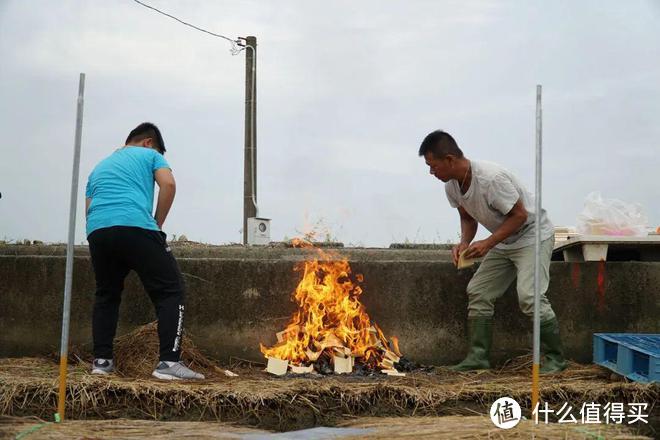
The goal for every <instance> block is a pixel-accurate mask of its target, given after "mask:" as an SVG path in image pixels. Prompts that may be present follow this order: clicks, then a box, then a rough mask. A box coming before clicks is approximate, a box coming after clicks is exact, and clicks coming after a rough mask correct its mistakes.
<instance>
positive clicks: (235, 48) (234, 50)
mask: <svg viewBox="0 0 660 440" xmlns="http://www.w3.org/2000/svg"><path fill="white" fill-rule="evenodd" d="M133 1H134V2H135V3H137V4H139V5H142V6H144V7H145V8H149V9H151V10H153V11H156V12H158V13H159V14H162V15H164V16H166V17H169V18H171V19H172V20H176V21H178V22H179V23H181V24H183V25H186V26H188V27H191V28H193V29H195V30H198V31H200V32H204V33H206V34H209V35H212V36H214V37H218V38H223V39H225V40H227V41H229V43H230V44H231V54H232V55H237V54H239V53H240V52H241V51H242V50H244V49H245V47H244V46H242V45H241V41H240V40H239V39H236V40H232V39H231V38H229V37H225V36H224V35H220V34H216V33H215V32H211V31H208V30H206V29H202V28H201V27H199V26H195V25H194V24H191V23H188V22H186V21H183V20H181V19H180V18H177V17H175V16H174V15H171V14H168V13H167V12H163V11H161V10H160V9H157V8H154V7H153V6H150V5H148V4H146V3H143V2H141V1H140V0H133Z"/></svg>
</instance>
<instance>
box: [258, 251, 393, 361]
mask: <svg viewBox="0 0 660 440" xmlns="http://www.w3.org/2000/svg"><path fill="white" fill-rule="evenodd" d="M292 243H293V245H294V247H304V248H314V247H313V245H312V244H311V243H309V242H306V241H303V240H300V239H294V240H293V241H292ZM314 249H315V250H316V251H317V253H318V257H316V258H313V259H312V260H307V261H303V262H301V263H299V264H297V265H296V268H295V270H296V271H300V272H302V279H301V280H300V282H299V283H298V286H297V287H296V290H295V293H294V295H293V300H294V301H295V302H296V303H297V304H298V310H297V311H296V312H294V314H293V316H292V317H291V320H290V322H289V324H288V325H287V326H286V328H285V329H284V330H283V331H281V332H279V333H278V334H277V336H278V341H279V342H278V343H277V344H275V345H274V346H273V347H270V348H268V347H265V346H264V345H263V344H260V346H261V352H262V353H263V354H264V355H265V356H266V357H274V358H278V359H282V360H289V361H290V362H291V363H292V364H295V365H300V364H309V363H310V362H315V361H316V360H317V359H318V358H319V356H321V354H322V353H323V352H325V353H327V354H329V355H331V356H332V355H333V354H337V353H339V354H343V355H349V354H351V355H352V356H353V357H355V358H356V362H360V363H362V364H365V365H367V366H369V367H371V368H374V367H378V366H380V367H382V368H387V366H385V365H381V362H382V361H383V360H384V356H385V354H386V353H387V352H388V351H389V344H388V341H387V338H385V335H384V334H383V332H382V331H381V330H380V328H379V327H378V326H377V325H375V324H372V323H371V320H370V319H369V315H367V313H366V310H365V307H364V305H362V303H361V302H360V300H359V297H360V295H361V294H362V288H361V287H360V286H359V285H358V283H361V282H362V281H363V276H362V275H361V274H355V275H353V274H352V271H351V267H350V265H349V264H348V261H347V260H346V259H345V258H341V257H340V256H339V255H337V254H335V253H330V252H324V251H322V250H320V249H317V248H314ZM393 346H394V347H393V348H394V351H395V352H396V355H397V356H400V353H399V349H398V341H396V340H394V341H393ZM390 353H391V352H390ZM386 362H388V360H386ZM389 368H391V360H390V361H389Z"/></svg>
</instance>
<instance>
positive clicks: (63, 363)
mask: <svg viewBox="0 0 660 440" xmlns="http://www.w3.org/2000/svg"><path fill="white" fill-rule="evenodd" d="M67 361H68V359H67V357H66V356H64V357H62V358H60V394H59V396H58V400H57V413H58V414H59V416H60V420H64V408H65V406H66V372H67Z"/></svg>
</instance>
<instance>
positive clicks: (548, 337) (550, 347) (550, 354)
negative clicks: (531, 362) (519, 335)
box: [540, 318, 568, 374]
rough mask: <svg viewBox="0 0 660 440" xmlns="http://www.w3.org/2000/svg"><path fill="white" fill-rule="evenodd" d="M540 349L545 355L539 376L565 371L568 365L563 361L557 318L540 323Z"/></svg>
mask: <svg viewBox="0 0 660 440" xmlns="http://www.w3.org/2000/svg"><path fill="white" fill-rule="evenodd" d="M541 348H542V349H543V354H544V355H545V361H544V362H543V365H541V370H540V372H541V374H551V373H559V372H560V371H564V370H565V369H566V367H567V366H568V364H567V363H566V359H564V349H563V348H562V344H561V338H560V337H559V322H558V321H557V318H552V319H550V320H549V321H545V322H542V323H541Z"/></svg>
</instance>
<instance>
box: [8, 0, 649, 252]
mask: <svg viewBox="0 0 660 440" xmlns="http://www.w3.org/2000/svg"><path fill="white" fill-rule="evenodd" d="M152 3H153V4H154V5H155V6H157V7H160V8H162V9H164V10H166V11H168V12H171V13H173V14H175V15H178V16H180V17H182V18H184V19H186V20H189V21H191V22H194V23H196V24H198V25H200V26H202V27H206V28H208V29H211V30H214V31H218V32H222V33H224V34H226V35H228V36H230V37H235V36H238V35H242V36H245V35H248V34H254V35H257V37H258V38H259V65H258V69H259V71H258V84H259V85H258V95H259V105H258V114H259V125H258V129H259V132H258V142H259V205H260V214H261V215H264V216H266V217H271V218H273V238H274V239H281V238H282V237H284V236H285V235H286V236H289V237H291V236H293V235H295V234H296V231H297V230H298V231H299V230H301V229H303V228H304V227H305V223H312V224H313V223H315V222H317V220H318V219H323V221H324V222H325V223H326V224H327V225H329V227H330V228H331V229H332V232H333V235H334V236H335V237H336V238H338V239H340V240H343V241H345V242H347V243H355V244H363V245H387V244H388V243H390V242H392V241H403V240H405V239H409V240H416V241H433V240H434V241H445V240H448V239H455V238H456V234H457V232H458V229H459V225H458V220H457V215H456V213H455V212H453V210H452V209H450V207H449V205H448V203H447V202H446V200H445V197H444V191H443V188H442V186H441V185H440V183H439V182H438V181H436V180H434V179H432V178H431V177H430V176H428V174H427V170H426V167H425V166H424V163H423V160H421V159H420V158H418V157H417V154H416V152H417V151H416V150H417V146H418V145H419V142H420V141H421V139H422V138H423V136H424V135H425V134H426V133H427V132H428V131H430V130H433V129H435V128H444V129H446V130H449V131H450V132H452V133H453V134H454V135H455V137H456V138H457V139H458V140H459V142H460V144H461V145H462V146H463V148H464V150H465V151H466V154H467V155H468V156H469V157H470V158H473V159H483V160H492V161H496V162H499V163H502V164H504V165H505V166H507V167H508V168H510V169H511V170H513V171H514V172H516V173H518V174H519V175H520V176H521V178H522V179H523V181H525V182H526V183H527V184H529V185H530V186H531V185H532V184H533V181H534V167H533V165H534V157H533V148H534V90H535V85H536V84H537V83H542V84H543V85H544V146H545V157H544V160H545V162H544V163H545V169H544V190H545V191H544V205H545V206H546V208H547V209H548V211H549V212H550V215H551V218H552V219H553V221H554V222H555V223H556V224H574V223H575V217H576V215H577V214H578V212H579V211H580V209H581V205H582V202H583V200H584V197H585V196H586V194H587V193H588V192H590V191H592V190H600V191H602V192H603V194H604V195H605V196H607V197H618V198H622V199H624V200H629V201H635V202H639V203H641V204H642V205H644V206H645V207H646V209H647V211H648V214H649V217H650V218H651V219H652V221H654V222H655V223H660V220H658V219H659V218H660V207H659V205H658V204H657V203H656V200H658V197H659V196H660V190H659V189H658V188H660V186H659V185H657V183H656V174H657V169H659V167H660V155H658V152H659V150H660V145H659V142H658V139H660V126H658V124H656V123H654V122H655V121H654V119H655V116H656V115H658V114H660V82H658V78H659V76H660V62H659V61H658V60H659V59H660V57H659V56H658V55H660V29H658V27H657V20H658V18H660V10H658V8H657V4H654V2H645V1H634V2H626V3H625V5H623V4H621V3H620V2H616V1H598V2H569V1H560V2H551V3H550V2H544V3H538V2H524V1H505V2H500V1H498V2H494V1H492V2H491V1H478V2H459V1H442V2H435V1H414V2H403V1H397V2H379V1H365V2H348V1H345V2H344V1H343V2H303V1H282V2H256V1H254V2H224V1H223V2H202V1H191V2H185V3H182V2H174V1H164V0H152ZM0 56H1V58H0V59H1V60H2V63H1V65H0V96H1V97H2V99H1V100H0V115H1V117H0V136H1V139H2V142H1V143H0V152H1V155H0V191H2V193H3V198H2V199H0V238H2V237H3V236H4V237H7V238H11V239H20V238H37V239H43V240H49V241H57V240H59V241H63V240H65V239H66V231H67V227H66V221H67V218H68V214H67V213H68V197H69V185H70V178H71V177H70V172H71V158H72V148H73V133H74V128H75V127H74V123H75V98H76V91H77V79H78V73H79V72H81V71H84V72H86V73H87V91H86V103H85V126H84V131H83V155H82V163H81V196H80V200H79V210H80V211H81V207H82V202H83V199H82V186H83V185H84V182H85V180H86V177H87V174H88V173H89V172H90V171H91V169H92V167H93V166H94V164H95V163H96V162H98V160H100V159H101V158H103V157H104V156H106V155H108V154H110V153H111V152H112V150H113V149H114V148H116V147H117V146H119V145H120V144H121V142H122V141H123V139H124V138H125V136H126V133H127V132H128V131H129V130H130V129H131V128H132V127H133V126H134V125H136V124H137V123H138V122H141V121H143V120H151V121H154V122H156V123H158V124H159V125H160V126H161V128H162V129H163V132H164V135H165V139H166V143H167V144H168V147H169V151H168V154H167V158H168V160H169V161H170V162H171V164H172V166H173V168H174V171H175V176H176V178H177V181H178V184H179V191H178V194H177V200H176V201H175V205H174V209H173V212H172V214H171V216H170V218H169V219H168V222H167V224H166V228H167V230H168V232H170V233H176V234H181V233H185V234H186V235H187V236H188V237H189V238H191V239H197V240H204V241H208V242H213V243H222V242H231V241H239V240H240V238H241V236H240V234H239V229H240V227H241V218H242V169H243V165H242V160H243V159H242V155H243V112H244V109H243V98H244V95H243V94H244V83H243V81H244V70H245V68H244V58H243V55H239V56H231V55H230V54H229V47H228V44H226V42H224V41H223V40H219V39H215V38H212V37H209V36H207V35H204V34H201V33H199V32H195V31H192V30H190V29H188V28H186V27H184V26H182V25H180V24H178V23H175V22H173V21H171V20H169V19H167V18H165V17H162V16H159V15H156V14H154V13H153V12H150V11H148V10H146V9H145V8H142V7H140V6H139V5H137V4H135V3H134V2H131V1H118V2H101V1H91V2H83V1H73V0H72V1H61V2H57V3H53V2H47V1H36V0H35V1H31V2H21V1H17V0H14V1H6V2H3V3H2V4H0ZM77 230H78V234H77V235H78V237H77V239H78V241H82V240H84V219H83V215H82V212H80V213H79V218H78V227H77Z"/></svg>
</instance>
